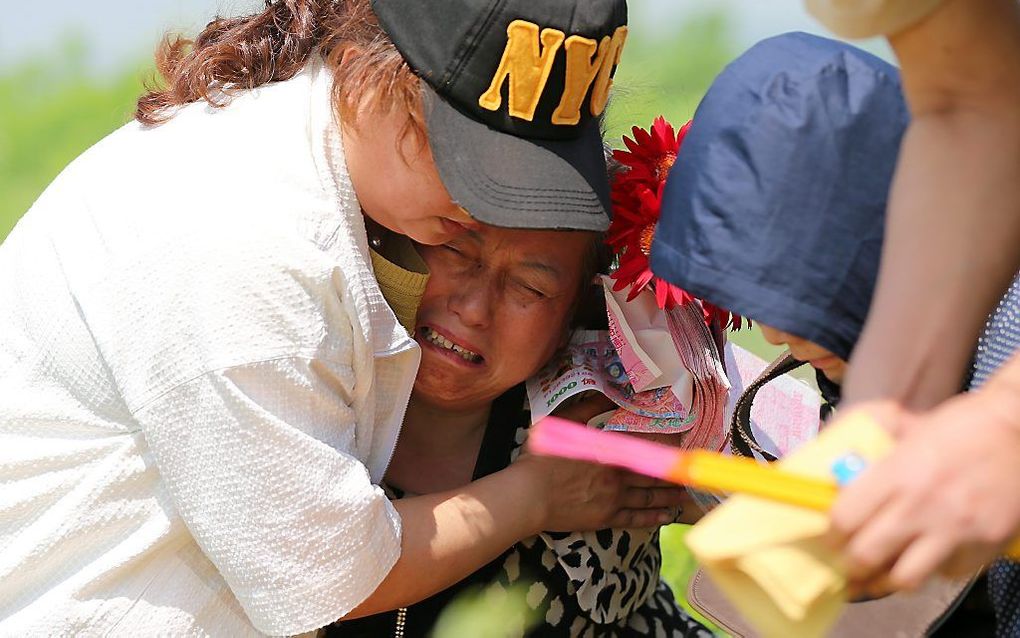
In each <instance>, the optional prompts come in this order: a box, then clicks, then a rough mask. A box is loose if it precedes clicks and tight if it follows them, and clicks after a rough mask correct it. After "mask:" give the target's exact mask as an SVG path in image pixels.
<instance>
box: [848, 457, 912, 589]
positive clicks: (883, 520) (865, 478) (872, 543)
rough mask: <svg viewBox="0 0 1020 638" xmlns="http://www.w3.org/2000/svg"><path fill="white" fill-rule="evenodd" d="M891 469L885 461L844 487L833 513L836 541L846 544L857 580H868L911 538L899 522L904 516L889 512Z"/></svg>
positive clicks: (850, 566) (849, 566)
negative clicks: (889, 475)
mask: <svg viewBox="0 0 1020 638" xmlns="http://www.w3.org/2000/svg"><path fill="white" fill-rule="evenodd" d="M890 469H895V468H890V467H889V465H888V464H887V463H884V462H883V463H879V464H878V465H876V466H875V467H873V468H871V469H869V470H867V471H866V472H865V473H864V474H863V475H862V476H861V477H860V478H859V479H857V480H856V481H854V482H853V483H851V484H850V485H849V486H848V487H846V488H844V489H843V491H842V492H841V493H840V495H839V497H838V498H837V499H836V503H835V504H834V505H833V507H832V510H831V512H830V522H831V528H830V529H831V532H830V536H831V539H832V543H833V545H834V546H836V547H843V546H846V554H847V561H848V564H847V567H848V569H849V574H850V577H851V578H852V579H854V580H861V581H865V580H868V579H869V578H870V577H871V576H872V575H874V573H875V572H876V571H877V570H878V569H879V568H881V567H882V566H883V565H885V564H886V563H887V562H889V561H890V560H891V559H892V557H893V556H895V554H894V553H893V552H895V551H896V550H897V549H902V547H903V546H904V545H905V544H906V542H907V541H908V540H909V538H903V537H902V536H903V533H904V530H903V529H902V528H900V527H899V526H898V525H897V522H896V521H897V520H900V521H901V520H902V519H896V517H895V516H890V515H889V511H888V507H887V506H888V505H890V502H891V501H892V500H893V499H894V496H895V494H894V491H893V481H892V480H891V479H890V478H889V477H888V476H887V475H888V474H889V470H890ZM896 515H897V516H898V515H899V512H896ZM886 534H891V537H887V536H886Z"/></svg>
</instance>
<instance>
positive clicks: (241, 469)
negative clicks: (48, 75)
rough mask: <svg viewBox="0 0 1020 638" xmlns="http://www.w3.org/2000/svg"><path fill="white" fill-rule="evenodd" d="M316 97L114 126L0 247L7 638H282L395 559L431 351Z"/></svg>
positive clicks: (253, 99) (251, 100)
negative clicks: (414, 406) (424, 348)
mask: <svg viewBox="0 0 1020 638" xmlns="http://www.w3.org/2000/svg"><path fill="white" fill-rule="evenodd" d="M330 83H331V78H330V76H329V73H328V71H326V70H324V68H323V66H322V64H321V62H318V61H316V62H313V63H311V64H309V66H308V68H306V69H305V71H304V72H302V73H301V74H299V75H298V76H297V77H295V78H293V79H292V80H289V81H286V82H282V83H278V84H274V85H270V86H266V87H263V88H261V89H258V90H255V91H250V92H247V93H245V94H243V95H242V96H240V97H238V98H237V99H235V100H234V102H233V103H232V104H231V105H230V106H229V107H227V108H225V109H212V108H210V107H208V106H207V105H205V104H203V103H198V104H193V105H190V106H188V107H186V108H184V109H182V110H181V111H180V112H179V113H177V114H176V115H175V116H174V117H173V118H172V119H171V120H170V121H169V122H167V123H166V124H164V125H162V126H159V127H156V128H151V129H148V128H145V127H142V126H140V125H139V124H137V123H131V124H128V125H126V126H124V127H123V128H121V129H120V130H118V131H117V132H115V133H113V134H112V135H110V136H109V137H107V138H106V139H104V140H103V141H101V142H100V143H98V144H97V145H96V146H95V147H93V148H92V149H90V150H89V151H87V152H86V153H85V154H84V155H82V156H81V157H80V158H78V159H77V160H76V161H75V162H73V163H72V164H71V165H70V166H69V167H68V168H67V169H66V170H65V171H64V172H63V173H62V174H61V175H60V176H59V177H58V178H57V179H56V181H55V182H54V183H53V184H52V185H51V186H50V187H49V188H48V189H47V190H46V192H45V193H44V194H43V195H42V196H41V197H40V198H39V200H38V201H37V202H36V204H35V205H34V206H33V207H32V209H31V210H30V211H29V212H28V213H27V214H26V215H25V217H24V218H23V219H22V220H21V221H20V222H19V223H18V225H17V227H16V228H15V229H14V231H13V232H12V233H11V235H10V236H9V237H8V239H7V240H6V242H4V244H3V245H2V246H0V635H4V636H6V635H52V634H58V633H61V634H69V635H86V636H88V635H107V634H112V635H124V636H138V635H156V634H159V635H175V636H176V635H216V636H240V635H248V634H255V633H267V634H296V633H300V632H304V631H308V630H311V629H314V628H317V627H321V626H323V625H325V624H327V623H329V622H331V621H333V620H335V619H337V618H338V617H340V616H342V615H344V614H346V613H347V612H348V611H349V610H350V609H352V608H353V607H355V606H357V605H358V604H359V603H360V602H361V601H362V600H364V599H365V598H366V597H367V596H368V595H369V594H370V593H371V592H372V591H373V590H374V589H375V587H376V586H377V585H378V584H379V582H380V581H381V580H382V579H383V577H384V576H385V575H386V574H387V572H388V571H389V570H390V568H391V567H392V565H393V563H394V562H395V561H396V559H397V557H398V555H399V552H400V520H399V517H398V516H397V513H396V511H395V510H394V508H393V506H392V505H391V504H390V503H389V501H388V500H387V499H386V498H385V496H384V495H383V493H382V491H381V490H380V489H379V487H377V483H378V482H379V481H380V479H381V477H382V475H383V472H384V471H385V468H386V466H387V464H388V462H389V459H390V457H391V455H392V452H393V447H394V445H395V442H396V438H397V433H398V431H399V428H400V423H401V421H402V419H403V414H404V409H405V407H406V405H407V399H408V396H409V394H410V390H411V386H412V385H413V382H414V376H415V373H416V370H417V365H418V360H419V354H420V352H419V350H418V348H417V345H416V344H415V343H414V341H413V340H411V339H410V338H409V337H408V336H407V333H406V331H404V330H403V329H402V328H401V327H400V325H399V324H398V323H397V321H396V318H395V317H394V316H393V313H392V312H391V311H390V309H389V308H388V307H387V305H386V303H385V301H384V300H383V297H382V294H381V293H380V291H379V288H378V286H377V284H376V282H375V279H374V277H373V275H372V271H371V267H370V262H369V260H368V246H367V242H366V236H365V228H364V224H363V220H362V216H361V213H360V207H359V205H358V202H357V200H356V198H355V195H354V191H353V189H352V187H351V183H350V179H349V177H348V176H347V172H346V168H345V165H344V158H343V150H342V145H341V140H340V135H339V131H338V128H337V126H336V125H335V123H334V120H333V118H332V111H331V108H330V97H329V96H330Z"/></svg>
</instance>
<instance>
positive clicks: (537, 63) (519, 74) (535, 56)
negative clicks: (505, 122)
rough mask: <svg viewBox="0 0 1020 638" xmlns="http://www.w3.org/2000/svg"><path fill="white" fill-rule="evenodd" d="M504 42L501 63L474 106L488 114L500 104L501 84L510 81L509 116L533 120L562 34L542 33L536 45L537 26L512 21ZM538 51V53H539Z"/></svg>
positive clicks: (556, 31)
mask: <svg viewBox="0 0 1020 638" xmlns="http://www.w3.org/2000/svg"><path fill="white" fill-rule="evenodd" d="M506 35H507V42H506V49H504V50H503V59H502V60H500V61H499V68H498V69H496V75H494V76H493V77H492V84H490V85H489V89H488V90H487V91H486V92H485V93H482V96H481V97H480V98H478V104H479V105H480V106H481V107H482V108H484V109H488V110H490V111H496V110H498V109H499V107H500V104H502V102H503V96H502V94H501V91H502V88H503V82H504V81H506V79H507V77H509V78H510V99H509V102H510V105H509V109H510V115H512V116H514V117H519V118H521V119H524V120H528V121H529V122H530V121H531V120H532V119H534V117H535V109H537V108H538V101H539V100H540V99H542V91H543V90H544V89H545V83H546V81H547V80H548V79H549V72H550V71H551V70H552V65H553V60H555V59H556V52H557V51H559V49H560V46H561V45H562V44H563V39H564V34H563V32H562V31H560V30H558V29H542V34H541V43H539V32H538V25H537V24H532V23H531V22H525V21H524V20H514V21H513V22H511V23H510V26H508V27H507V28H506ZM540 47H541V50H540Z"/></svg>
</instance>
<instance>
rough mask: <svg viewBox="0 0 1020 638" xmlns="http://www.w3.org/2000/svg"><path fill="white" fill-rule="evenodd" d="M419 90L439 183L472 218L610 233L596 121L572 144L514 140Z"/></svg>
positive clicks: (425, 88)
mask: <svg viewBox="0 0 1020 638" xmlns="http://www.w3.org/2000/svg"><path fill="white" fill-rule="evenodd" d="M421 84H422V91H423V97H424V104H425V119H426V124H427V126H428V136H429V144H430V145H431V148H432V156H433V158H434V159H435V163H436V167H437V168H438V169H439V176H440V177H441V178H442V180H443V184H444V185H445V186H446V190H447V191H448V192H449V193H450V196H451V197H452V198H453V200H454V201H455V202H456V203H457V204H459V205H460V206H462V207H463V208H464V209H465V210H467V211H468V212H469V213H470V214H471V216H472V217H474V218H475V219H477V220H478V221H480V222H484V223H486V224H492V225H493V226H503V227H507V228H546V229H572V230H592V231H604V230H606V228H607V227H608V226H609V179H608V176H607V173H606V158H605V151H604V147H603V145H602V135H601V133H600V132H599V128H598V122H597V121H592V122H591V124H590V125H588V126H587V127H586V129H585V130H584V131H582V133H581V135H580V136H579V137H577V138H575V139H571V140H538V139H526V138H522V137H516V136H514V135H510V134H508V133H502V132H500V131H497V130H495V129H492V128H490V127H489V126H487V125H485V124H483V123H481V122H478V121H476V120H474V119H472V118H471V117H468V116H467V115H465V114H463V113H461V112H460V111H458V110H457V109H456V108H455V107H453V106H452V105H450V104H449V103H447V101H446V100H444V99H442V98H441V97H439V95H437V94H436V93H435V91H433V90H432V88H431V87H429V86H428V85H427V84H426V83H425V82H422V83H421Z"/></svg>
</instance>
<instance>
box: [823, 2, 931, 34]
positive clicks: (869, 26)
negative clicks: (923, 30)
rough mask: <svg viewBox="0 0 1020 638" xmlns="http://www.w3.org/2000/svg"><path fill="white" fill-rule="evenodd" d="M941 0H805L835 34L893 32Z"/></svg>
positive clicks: (918, 18) (905, 26) (917, 17)
mask: <svg viewBox="0 0 1020 638" xmlns="http://www.w3.org/2000/svg"><path fill="white" fill-rule="evenodd" d="M941 1H942V0H804V4H805V5H806V6H807V10H808V11H809V12H810V13H811V15H813V16H814V17H815V18H817V19H818V21H819V22H821V23H822V24H824V25H825V26H826V27H828V28H829V30H831V31H832V32H833V33H835V34H836V35H839V36H842V37H844V38H870V37H873V36H877V35H891V34H893V33H897V32H899V31H902V30H903V29H906V28H907V27H909V26H911V25H912V24H914V23H916V22H918V21H919V20H921V19H922V18H924V17H925V16H927V15H928V14H929V13H931V12H932V11H934V10H935V7H937V6H938V5H939V3H940V2H941Z"/></svg>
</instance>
